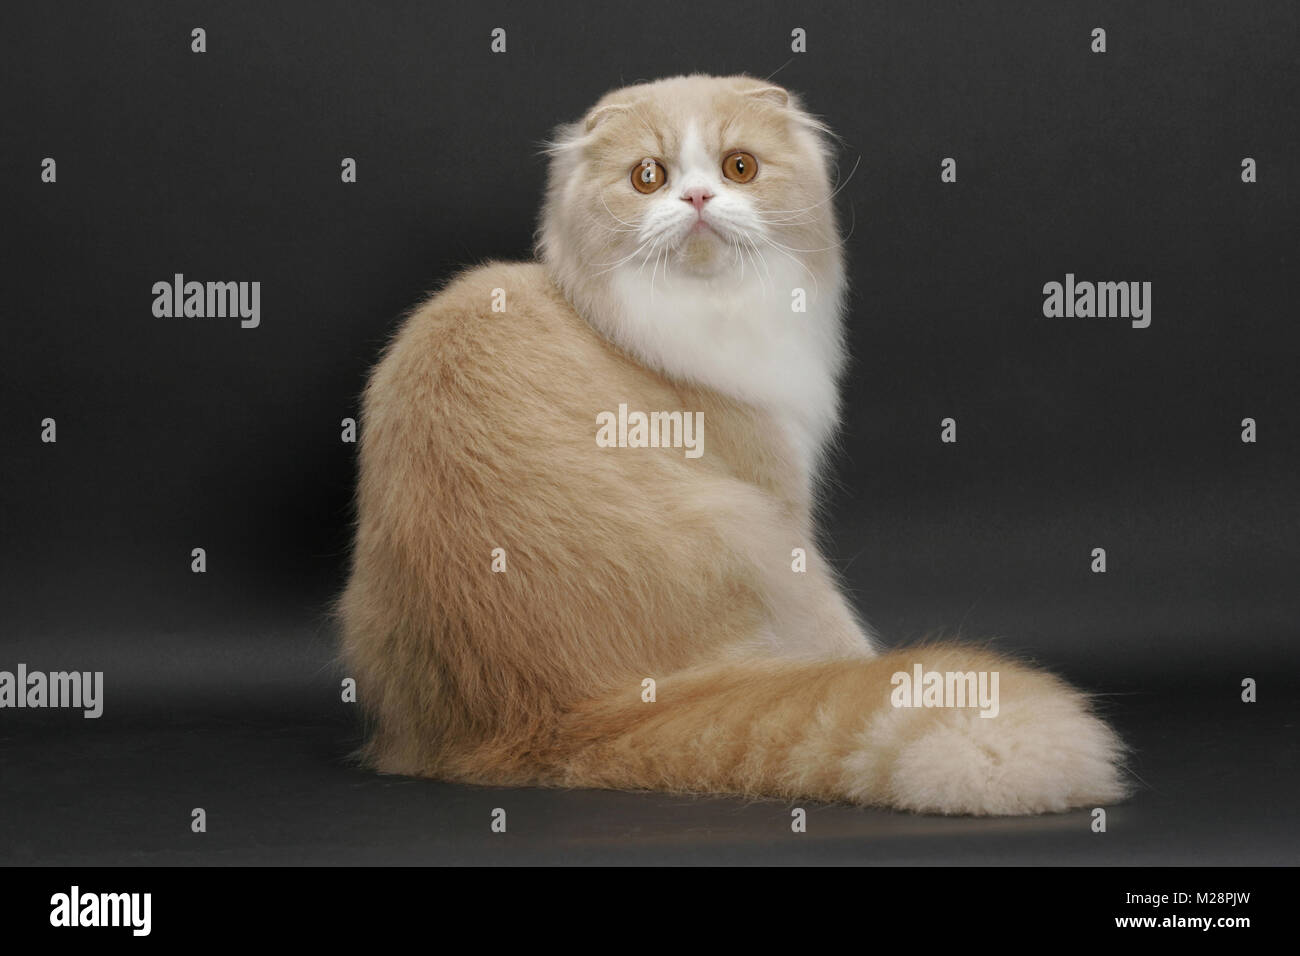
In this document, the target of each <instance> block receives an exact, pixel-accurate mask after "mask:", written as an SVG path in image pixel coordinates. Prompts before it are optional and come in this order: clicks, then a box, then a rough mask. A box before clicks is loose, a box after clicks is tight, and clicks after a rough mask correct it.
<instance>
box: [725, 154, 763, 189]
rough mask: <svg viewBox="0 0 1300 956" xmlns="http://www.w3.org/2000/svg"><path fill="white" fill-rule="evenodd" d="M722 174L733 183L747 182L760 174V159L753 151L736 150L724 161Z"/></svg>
mask: <svg viewBox="0 0 1300 956" xmlns="http://www.w3.org/2000/svg"><path fill="white" fill-rule="evenodd" d="M722 175H724V176H726V177H727V178H728V179H730V180H731V181H732V182H733V183H747V182H749V181H750V180H751V179H753V178H754V177H755V176H757V175H758V160H756V159H755V158H754V154H753V153H746V152H743V151H742V150H736V151H735V152H734V153H731V154H730V155H728V156H727V158H726V159H724V160H723V161H722Z"/></svg>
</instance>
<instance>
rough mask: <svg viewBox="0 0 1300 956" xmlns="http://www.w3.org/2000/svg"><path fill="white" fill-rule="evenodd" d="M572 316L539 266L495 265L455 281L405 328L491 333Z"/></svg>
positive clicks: (459, 275)
mask: <svg viewBox="0 0 1300 956" xmlns="http://www.w3.org/2000/svg"><path fill="white" fill-rule="evenodd" d="M572 311H573V310H572V307H571V306H570V305H569V303H568V301H567V300H566V299H565V298H564V295H563V293H561V292H560V290H559V289H558V288H557V287H556V285H555V283H554V282H552V281H551V278H550V276H548V275H547V273H546V270H545V268H544V267H543V266H542V265H541V264H540V263H538V262H502V261H495V260H493V261H489V262H484V263H481V264H480V265H477V266H472V267H471V268H468V269H464V270H462V271H461V272H459V273H457V274H456V275H455V276H453V277H452V279H451V280H450V281H449V282H447V284H446V285H445V286H443V287H442V288H441V289H440V290H439V291H437V292H435V293H434V294H433V295H431V296H430V297H429V298H428V299H426V300H425V301H424V303H423V304H422V305H421V306H420V307H419V308H418V309H417V310H416V311H415V313H414V314H413V315H412V316H411V320H410V322H409V323H408V324H417V325H418V324H428V325H433V326H437V327H440V329H441V330H443V331H449V330H450V329H451V328H453V327H461V328H462V329H463V330H464V331H467V332H471V333H472V332H475V331H477V332H483V333H491V332H492V331H493V330H494V326H495V328H496V329H503V328H509V327H511V326H512V325H515V324H516V322H517V321H523V322H535V321H537V320H538V319H542V320H545V319H548V318H554V317H556V316H559V315H563V316H565V317H567V314H569V313H572ZM512 320H514V321H512ZM485 323H490V324H485Z"/></svg>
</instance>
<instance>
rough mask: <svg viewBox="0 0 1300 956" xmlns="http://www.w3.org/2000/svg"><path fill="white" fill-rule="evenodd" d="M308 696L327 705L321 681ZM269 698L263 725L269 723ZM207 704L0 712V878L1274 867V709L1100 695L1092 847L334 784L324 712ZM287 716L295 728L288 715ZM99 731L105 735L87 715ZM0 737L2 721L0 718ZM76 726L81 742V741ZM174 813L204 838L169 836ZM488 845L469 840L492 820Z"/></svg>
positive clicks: (853, 820)
mask: <svg viewBox="0 0 1300 956" xmlns="http://www.w3.org/2000/svg"><path fill="white" fill-rule="evenodd" d="M320 686H321V687H322V688H324V687H326V686H330V685H328V684H327V683H325V682H322V683H321V685H320ZM272 699H274V701H275V702H274V704H271V703H269V702H270V701H271V700H272ZM320 699H321V698H319V697H293V696H291V697H289V698H286V697H283V696H279V697H274V698H273V697H272V696H271V695H268V696H267V698H266V700H267V702H268V704H267V706H264V707H261V708H254V707H250V705H249V704H248V703H246V702H245V703H242V704H241V705H240V707H239V708H238V711H237V712H232V713H229V714H226V713H222V709H221V704H220V699H219V696H218V697H215V698H214V697H212V696H205V695H202V694H199V695H196V696H194V697H193V699H189V700H182V699H177V700H173V701H171V702H170V703H168V704H167V705H166V706H165V707H156V706H155V709H153V710H148V711H144V710H141V711H138V712H134V713H126V714H123V715H120V716H119V717H118V718H117V719H115V720H112V721H110V720H108V719H106V718H101V720H99V721H84V722H83V721H81V720H80V719H79V718H77V717H76V716H74V715H72V714H68V713H65V712H59V713H56V712H48V711H46V712H39V713H37V712H30V711H28V712H18V711H9V712H8V714H7V716H6V720H5V722H4V723H0V756H2V758H3V763H2V766H3V770H2V771H0V775H2V779H0V801H2V807H3V813H0V863H6V864H14V863H18V864H65V865H67V864H75V865H85V864H214V865H223V864H347V863H370V864H382V863H401V864H539V863H552V864H573V863H588V864H596V863H601V864H712V863H719V864H810V863H822V864H1084V865H1133V864H1139V865H1146V864H1175V865H1195V864H1295V863H1296V862H1298V861H1300V851H1298V850H1297V845H1298V841H1297V836H1298V835H1300V826H1298V825H1297V822H1298V821H1297V816H1298V814H1297V810H1296V801H1295V794H1296V792H1297V783H1298V782H1300V760H1297V756H1298V754H1297V733H1296V727H1297V722H1296V712H1297V709H1296V708H1295V707H1294V706H1290V705H1287V706H1283V705H1280V704H1277V703H1274V704H1271V705H1270V704H1265V703H1260V704H1255V705H1243V704H1236V705H1235V706H1234V705H1230V704H1227V703H1220V704H1218V705H1210V704H1207V703H1206V699H1205V695H1202V694H1198V695H1193V694H1187V695H1184V696H1152V695H1142V694H1131V695H1121V696H1118V697H1115V698H1111V699H1110V700H1109V702H1108V707H1109V709H1110V713H1111V716H1112V719H1113V720H1114V721H1115V722H1116V724H1117V726H1118V727H1119V728H1120V730H1121V732H1122V733H1123V734H1124V735H1125V736H1126V738H1127V739H1128V740H1129V741H1130V742H1131V743H1132V744H1133V745H1134V746H1135V747H1136V749H1137V754H1136V758H1135V760H1134V763H1133V767H1134V770H1135V772H1136V773H1137V774H1138V775H1139V777H1140V786H1141V789H1140V791H1139V793H1138V794H1137V796H1136V797H1135V798H1133V799H1132V800H1131V801H1129V802H1128V803H1126V804H1124V805H1122V806H1118V807H1114V808H1112V809H1111V810H1110V811H1109V821H1108V822H1109V826H1108V830H1107V832H1106V833H1104V834H1097V833H1093V832H1091V829H1090V819H1091V818H1090V816H1089V815H1088V814H1087V813H1086V812H1075V813H1069V814H1062V815H1053V816H1045V817H1037V818H1028V819H963V818H934V817H921V816H913V815H907V814H898V813H891V812H883V811H872V810H861V809H856V808H851V807H840V806H817V805H809V806H808V831H807V832H806V833H804V834H793V833H791V831H790V826H789V820H790V809H789V807H788V806H787V805H786V804H783V803H779V802H768V801H760V802H749V803H747V802H744V801H740V800H732V799H723V798H707V799H704V798H693V797H675V796H668V795H664V794H648V793H613V792H596V791H546V790H534V789H524V790H497V789H480V788H473V787H464V786H455V785H448V784H442V783H436V782H430V781H422V780H408V779H402V778H384V777H379V776H376V775H373V774H370V773H367V772H364V771H361V770H358V769H355V768H354V767H351V766H349V764H348V762H347V760H346V759H345V755H346V753H347V751H348V748H349V747H350V745H351V744H352V743H353V742H355V737H354V728H353V726H352V723H351V716H350V715H349V714H348V713H347V712H346V711H345V710H343V709H342V708H337V709H330V708H324V709H321V708H316V709H317V710H320V711H321V713H322V714H323V715H324V716H317V717H315V719H309V718H310V717H311V715H312V713H313V701H319V700H320ZM304 715H307V716H304ZM106 717H107V715H106ZM10 718H13V719H10ZM92 725H93V726H92ZM194 807H202V808H204V809H205V810H206V811H207V821H208V830H207V832H206V833H204V834H194V833H192V832H191V831H190V812H191V809H192V808H194ZM497 807H500V808H504V809H505V810H506V812H507V824H508V832H507V833H506V834H504V835H501V834H493V833H491V832H490V828H489V823H490V815H491V813H492V811H493V809H494V808H497Z"/></svg>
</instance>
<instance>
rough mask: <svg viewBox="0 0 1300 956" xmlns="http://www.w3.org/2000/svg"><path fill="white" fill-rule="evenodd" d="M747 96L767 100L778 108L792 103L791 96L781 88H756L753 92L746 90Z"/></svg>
mask: <svg viewBox="0 0 1300 956" xmlns="http://www.w3.org/2000/svg"><path fill="white" fill-rule="evenodd" d="M745 95H746V96H752V97H753V98H754V99H758V100H767V101H768V102H771V103H774V104H776V105H777V106H786V105H788V104H789V103H790V94H789V93H787V92H786V91H785V90H783V89H781V87H779V86H756V87H754V88H753V89H752V90H745Z"/></svg>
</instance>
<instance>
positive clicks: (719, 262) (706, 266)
mask: <svg viewBox="0 0 1300 956" xmlns="http://www.w3.org/2000/svg"><path fill="white" fill-rule="evenodd" d="M734 258H735V257H734V255H733V254H732V251H731V248H730V247H729V246H728V245H727V243H726V242H724V241H723V239H722V237H721V236H719V235H718V234H717V233H715V232H694V233H691V235H689V236H688V237H687V238H686V239H685V241H683V242H682V244H681V245H680V246H679V247H678V250H677V261H678V263H679V264H680V265H681V268H682V269H683V270H684V271H685V272H687V273H688V274H690V275H694V276H698V277H700V278H712V277H714V276H716V275H718V274H719V273H721V272H724V271H725V270H727V269H728V267H730V266H731V265H732V264H733V263H734Z"/></svg>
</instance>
